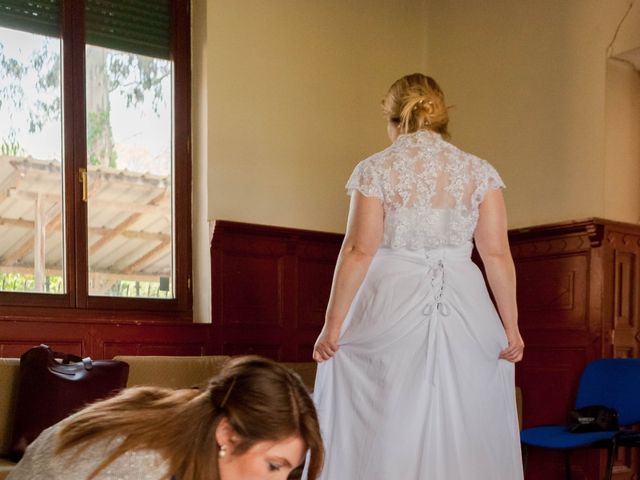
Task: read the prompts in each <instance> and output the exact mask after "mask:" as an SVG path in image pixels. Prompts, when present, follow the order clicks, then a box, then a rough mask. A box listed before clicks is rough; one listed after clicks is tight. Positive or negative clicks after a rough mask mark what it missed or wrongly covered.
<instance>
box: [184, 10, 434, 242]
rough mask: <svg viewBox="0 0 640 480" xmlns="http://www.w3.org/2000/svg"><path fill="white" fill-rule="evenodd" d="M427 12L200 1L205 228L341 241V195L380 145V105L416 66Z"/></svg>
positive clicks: (382, 138) (383, 135)
mask: <svg viewBox="0 0 640 480" xmlns="http://www.w3.org/2000/svg"><path fill="white" fill-rule="evenodd" d="M195 1H202V0H195ZM425 8H426V7H425V3H424V2H423V1H422V0H322V1H316V0H269V1H264V0H226V1H225V0H210V1H208V2H207V13H206V17H207V52H208V54H207V61H208V66H207V74H208V79H207V90H208V92H207V94H208V100H207V102H208V103H207V107H208V116H207V121H208V125H207V132H208V133H207V137H208V138H207V140H208V152H207V155H208V197H209V198H208V216H209V218H212V219H225V220H235V221H243V222H253V223H259V224H270V225H279V226H286V227H298V228H308V229H313V230H323V231H334V232H341V231H344V224H345V220H346V213H347V207H348V198H347V196H346V195H345V192H344V184H345V182H346V180H347V178H348V176H349V174H350V172H351V170H352V169H353V167H354V165H355V164H356V163H357V162H358V161H359V160H361V159H362V158H364V157H366V156H368V155H370V154H372V153H374V152H375V151H376V150H378V149H380V148H382V147H384V146H385V145H386V144H387V139H386V133H385V123H384V121H383V119H382V115H381V111H380V107H379V103H380V100H381V98H382V96H383V94H384V93H385V91H386V89H387V88H388V86H389V85H390V84H391V82H392V81H393V80H395V79H396V78H397V77H399V76H401V75H403V74H405V73H408V72H412V71H419V70H421V69H422V68H423V66H424V59H425V51H426V47H427V44H426V29H425V23H424V16H425V13H424V12H425Z"/></svg>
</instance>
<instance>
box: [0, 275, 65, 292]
mask: <svg viewBox="0 0 640 480" xmlns="http://www.w3.org/2000/svg"><path fill="white" fill-rule="evenodd" d="M0 291H3V292H35V291H36V282H35V278H34V276H33V275H32V274H29V275H24V274H21V273H3V272H0ZM40 293H64V282H63V281H62V277H61V276H59V275H50V276H47V277H46V279H45V285H44V292H40Z"/></svg>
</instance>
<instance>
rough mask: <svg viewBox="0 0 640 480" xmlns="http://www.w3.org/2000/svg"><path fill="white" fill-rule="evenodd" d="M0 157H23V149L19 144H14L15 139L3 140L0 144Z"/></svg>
mask: <svg viewBox="0 0 640 480" xmlns="http://www.w3.org/2000/svg"><path fill="white" fill-rule="evenodd" d="M0 155H10V156H13V157H17V156H18V155H24V149H23V148H22V147H21V146H20V144H19V143H16V142H15V139H12V138H9V139H6V138H3V139H2V144H0Z"/></svg>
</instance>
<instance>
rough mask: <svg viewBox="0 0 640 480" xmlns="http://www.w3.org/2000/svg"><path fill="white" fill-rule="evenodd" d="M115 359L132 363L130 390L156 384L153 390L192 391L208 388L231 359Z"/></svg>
mask: <svg viewBox="0 0 640 480" xmlns="http://www.w3.org/2000/svg"><path fill="white" fill-rule="evenodd" d="M113 358H114V359H115V360H122V361H123V362H127V363H128V364H129V380H128V382H127V387H134V386H138V385H153V386H154V387H166V388H189V387H192V386H196V385H199V386H205V385H206V382H207V381H208V380H209V379H210V378H211V377H213V376H214V375H217V374H218V372H220V370H221V369H222V367H223V366H224V364H225V363H227V362H228V361H229V358H231V357H228V356H224V355H211V356H202V357H172V356H132V355H119V356H117V357H113Z"/></svg>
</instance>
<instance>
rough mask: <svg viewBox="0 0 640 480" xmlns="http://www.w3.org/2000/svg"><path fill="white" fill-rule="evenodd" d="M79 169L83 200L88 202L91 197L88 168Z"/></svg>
mask: <svg viewBox="0 0 640 480" xmlns="http://www.w3.org/2000/svg"><path fill="white" fill-rule="evenodd" d="M79 171H80V178H79V179H78V181H79V182H80V183H81V184H82V201H83V202H85V203H86V202H87V200H88V199H89V190H88V188H87V169H86V168H81V169H80V170H79Z"/></svg>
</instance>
